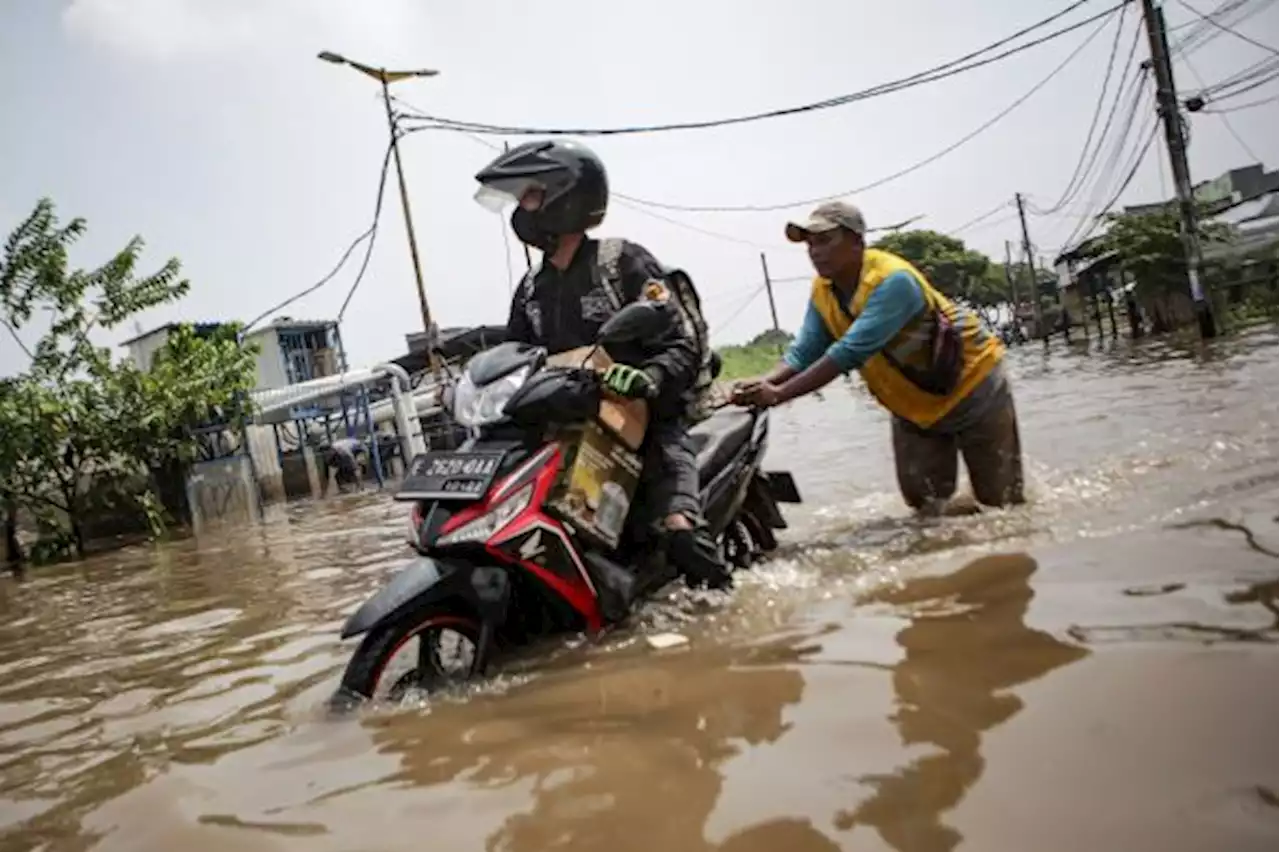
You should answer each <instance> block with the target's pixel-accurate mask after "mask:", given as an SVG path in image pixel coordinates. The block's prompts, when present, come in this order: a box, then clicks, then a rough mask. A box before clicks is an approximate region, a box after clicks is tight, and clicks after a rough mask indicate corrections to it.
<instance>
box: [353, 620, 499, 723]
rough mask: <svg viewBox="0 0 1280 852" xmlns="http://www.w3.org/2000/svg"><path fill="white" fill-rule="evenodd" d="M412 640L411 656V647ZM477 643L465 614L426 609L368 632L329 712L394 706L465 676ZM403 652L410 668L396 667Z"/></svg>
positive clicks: (476, 630)
mask: <svg viewBox="0 0 1280 852" xmlns="http://www.w3.org/2000/svg"><path fill="white" fill-rule="evenodd" d="M414 640H417V648H416V653H412V652H413V650H414V649H412V648H411V646H412V645H413V644H414ZM479 643H480V622H479V621H478V620H477V619H476V618H475V617H473V616H471V615H470V614H467V613H462V612H458V611H456V610H452V609H449V608H447V607H442V606H432V607H429V608H427V609H424V610H419V611H417V612H412V613H406V614H405V615H404V616H402V617H401V618H398V619H396V620H395V621H392V622H390V623H388V624H385V625H382V626H380V627H377V628H374V629H373V630H371V631H370V632H369V633H367V634H365V636H364V638H363V639H362V640H361V642H360V646H359V647H358V648H357V649H356V651H355V653H354V654H353V655H352V657H351V660H350V661H349V662H348V663H347V668H346V670H345V671H344V672H343V673H342V683H341V685H340V686H339V687H338V690H337V692H336V693H335V694H334V696H333V698H332V699H331V700H330V708H331V709H333V710H339V711H341V710H346V709H349V708H350V707H351V706H353V705H355V704H359V703H363V702H365V701H370V700H375V699H376V700H381V699H384V698H385V699H388V700H391V701H400V700H402V699H403V698H404V697H405V695H407V694H409V693H410V692H411V691H413V692H419V693H425V694H430V693H432V692H438V691H439V690H441V689H443V688H445V687H447V686H450V685H452V684H458V683H462V682H464V681H466V680H468V679H469V678H470V676H471V668H472V663H473V662H474V660H475V654H476V650H477V648H478V647H479ZM406 651H409V652H411V653H410V654H409V660H410V665H409V666H408V667H407V668H404V667H402V666H401V665H399V659H400V658H402V657H403V656H405V655H404V654H403V653H402V652H406Z"/></svg>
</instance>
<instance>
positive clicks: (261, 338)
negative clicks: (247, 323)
mask: <svg viewBox="0 0 1280 852" xmlns="http://www.w3.org/2000/svg"><path fill="white" fill-rule="evenodd" d="M249 339H250V340H252V341H253V342H254V343H256V344H258V350H259V351H258V383H257V384H256V385H255V386H254V388H255V390H261V389H264V388H282V387H284V386H285V385H287V384H288V383H289V381H288V378H287V377H286V376H285V372H284V361H283V359H282V358H281V355H280V339H279V337H278V336H277V335H276V331H275V329H273V328H272V329H267V330H266V331H264V332H263V333H261V334H255V335H251V336H250V337H249Z"/></svg>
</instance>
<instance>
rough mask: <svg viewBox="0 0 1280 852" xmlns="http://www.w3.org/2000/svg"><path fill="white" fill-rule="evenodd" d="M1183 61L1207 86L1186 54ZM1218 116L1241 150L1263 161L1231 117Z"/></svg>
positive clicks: (1201, 82)
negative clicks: (1237, 128)
mask: <svg viewBox="0 0 1280 852" xmlns="http://www.w3.org/2000/svg"><path fill="white" fill-rule="evenodd" d="M1182 63H1183V64H1184V65H1186V66H1187V70H1188V71H1190V72H1191V76H1192V77H1194V78H1195V80H1196V82H1197V83H1199V84H1200V85H1201V87H1205V82H1204V78H1203V77H1201V76H1200V72H1199V71H1197V70H1196V67H1195V66H1194V65H1192V64H1191V60H1189V59H1187V58H1186V57H1185V56H1184V57H1183V58H1182ZM1217 116H1218V120H1220V121H1221V122H1222V126H1223V127H1225V128H1226V129H1227V132H1228V133H1230V134H1231V138H1232V139H1234V140H1236V144H1237V145H1239V146H1240V150H1242V151H1244V152H1245V153H1246V154H1248V155H1249V157H1251V158H1252V159H1253V161H1254V162H1255V163H1261V162H1262V158H1261V157H1259V156H1258V155H1257V154H1255V153H1253V149H1252V148H1250V147H1249V143H1247V142H1245V141H1244V138H1243V137H1242V136H1241V135H1240V134H1239V133H1237V132H1236V128H1235V125H1233V124H1232V123H1231V119H1229V118H1227V117H1226V115H1224V114H1223V113H1217Z"/></svg>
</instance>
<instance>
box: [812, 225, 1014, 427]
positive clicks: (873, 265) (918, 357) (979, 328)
mask: <svg viewBox="0 0 1280 852" xmlns="http://www.w3.org/2000/svg"><path fill="white" fill-rule="evenodd" d="M895 272H907V273H909V274H910V275H911V277H912V278H914V279H915V280H916V283H918V284H919V285H920V289H921V291H923V293H924V299H925V306H926V307H925V310H924V311H923V312H921V313H920V315H919V316H917V317H916V318H915V319H913V320H911V321H910V322H908V323H907V325H906V326H905V327H904V328H903V329H902V330H901V331H900V332H898V334H897V335H895V336H894V338H893V339H892V340H890V341H889V343H888V345H887V346H885V349H884V352H878V353H876V354H875V355H873V356H871V357H870V358H868V359H867V361H866V363H864V364H863V365H862V367H861V368H859V370H858V372H860V373H861V374H862V378H863V380H864V381H865V382H866V383H867V389H868V390H870V391H871V393H872V394H873V395H874V396H875V398H876V399H878V400H879V401H880V404H881V405H883V406H884V407H885V408H887V409H889V411H891V412H893V413H894V414H896V415H898V416H899V417H902V418H903V419H905V420H909V421H911V422H912V423H914V424H915V425H916V426H919V427H920V428H921V429H928V428H929V427H930V426H932V425H933V424H935V423H937V422H938V421H939V420H941V419H942V418H943V417H944V416H945V415H946V414H947V412H949V411H951V409H953V408H955V407H956V405H957V404H958V403H959V402H960V401H961V400H962V399H964V398H965V397H967V396H968V395H969V394H971V393H972V392H973V389H974V388H976V387H977V386H978V385H979V383H981V382H982V380H983V379H985V378H986V377H987V375H988V374H990V372H991V370H992V369H994V368H995V366H996V364H998V363H1000V359H1001V358H1003V357H1004V346H1003V344H1001V343H1000V341H999V340H998V339H997V338H996V337H995V335H993V334H991V333H990V332H988V331H987V329H986V328H985V327H984V326H983V324H982V320H981V319H980V318H979V317H978V315H977V314H975V313H974V312H972V311H970V310H968V309H966V308H964V307H961V306H960V305H956V304H955V303H953V302H952V301H951V300H950V299H948V298H947V297H946V296H944V295H942V294H941V293H939V292H938V291H937V290H935V289H934V288H933V287H932V286H931V285H930V284H929V282H928V281H927V280H926V279H925V277H924V275H923V274H921V272H920V271H919V270H918V269H916V268H915V267H914V266H912V265H911V264H910V263H908V262H907V261H905V260H903V259H902V258H900V257H898V256H897V255H893V254H890V253H888V252H886V251H880V250H879V249H870V248H869V249H866V251H865V252H864V254H863V258H862V278H861V280H860V281H859V282H858V289H857V290H856V291H854V294H853V300H852V301H851V302H850V303H849V304H848V305H847V306H845V305H841V304H840V300H841V297H840V294H839V292H838V291H837V290H836V289H835V287H833V286H832V284H831V282H830V281H829V280H827V279H826V278H815V279H814V282H813V294H812V296H811V298H812V300H813V306H814V308H816V309H817V311H818V314H819V315H820V316H821V317H822V320H823V324H824V325H826V327H827V331H828V333H830V334H831V336H832V337H833V338H836V339H837V340H838V339H839V338H840V337H842V336H844V333H845V332H846V331H848V330H849V326H851V325H853V321H854V319H856V318H857V316H858V314H860V313H862V310H863V308H865V307H866V304H867V299H869V298H871V294H872V293H873V292H874V291H875V289H876V287H879V286H880V284H881V283H882V282H883V281H884V280H885V279H886V278H888V277H889V276H890V275H892V274H893V273H895ZM937 311H942V312H943V313H944V314H945V315H946V316H947V318H948V319H950V321H951V322H952V323H953V324H954V325H955V326H956V327H957V328H959V329H960V330H961V332H962V339H963V341H964V365H963V367H962V368H961V371H960V379H959V381H957V382H956V385H955V388H954V389H953V390H952V391H951V392H950V393H949V394H947V395H945V396H944V395H941V394H937V393H931V392H930V391H928V390H925V389H924V388H922V387H921V386H920V385H919V384H918V383H917V382H916V381H913V380H912V379H910V378H908V377H907V374H906V373H904V372H903V369H899V367H898V366H895V365H894V364H893V363H892V361H896V362H897V363H898V364H899V365H903V367H904V369H906V370H908V371H910V370H912V369H920V370H924V369H926V368H927V367H928V365H929V359H930V356H931V353H932V337H933V329H934V316H935V314H936V312H937ZM885 352H887V353H888V354H889V355H890V356H891V358H892V361H891V359H890V358H888V357H885Z"/></svg>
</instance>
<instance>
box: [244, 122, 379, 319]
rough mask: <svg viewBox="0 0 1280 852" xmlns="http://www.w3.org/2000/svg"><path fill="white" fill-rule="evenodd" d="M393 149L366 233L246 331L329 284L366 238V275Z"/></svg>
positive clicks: (363, 267)
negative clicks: (334, 263) (323, 273)
mask: <svg viewBox="0 0 1280 852" xmlns="http://www.w3.org/2000/svg"><path fill="white" fill-rule="evenodd" d="M391 150H392V149H391V145H390V144H388V145H387V150H386V153H385V154H383V157H382V170H381V174H380V175H379V178H378V197H377V203H376V205H375V207H374V213H373V222H372V224H370V225H369V228H368V229H367V230H366V231H365V232H364V233H362V234H361V235H360V236H358V237H356V238H355V239H354V240H353V241H352V242H351V245H349V246H347V250H346V251H345V252H343V254H342V257H341V259H339V260H338V264H337V266H335V267H334V268H333V269H332V270H330V271H329V274H328V275H326V276H324V277H323V278H321V279H320V280H319V281H317V282H316V283H315V284H312V285H311V286H310V287H307V288H306V289H305V290H302V291H301V292H300V293H298V294H296V295H294V296H290V297H289V298H288V299H285V300H284V301H283V302H281V303H280V304H278V305H276V306H275V307H273V308H270V309H269V310H266V311H263V312H262V313H261V314H259V315H258V316H256V317H254V319H253V321H252V322H250V323H249V324H248V325H246V326H245V327H244V331H249V330H250V329H252V328H253V327H254V326H255V325H257V324H258V323H260V322H262V320H264V319H266V318H267V317H269V316H271V315H272V314H274V313H275V312H276V311H280V310H283V309H285V308H287V307H288V306H289V305H292V304H293V303H294V302H296V301H298V300H299V299H301V298H303V297H305V296H309V295H311V294H312V293H314V292H315V291H317V290H319V289H320V288H321V287H323V286H324V285H326V284H328V283H329V282H330V281H332V280H333V278H334V276H336V275H337V274H338V272H340V271H341V270H342V267H343V266H345V265H346V263H347V260H348V259H349V258H350V257H351V255H352V254H353V253H355V250H356V248H357V247H358V246H359V245H360V244H361V243H362V242H364V241H365V240H369V241H370V247H369V250H366V252H365V259H364V263H363V264H362V266H361V271H360V276H363V275H364V269H365V268H366V267H367V266H368V265H369V251H371V250H372V241H373V237H374V235H375V234H376V233H377V230H378V218H379V216H380V214H381V212H382V196H383V192H384V190H385V189H386V186H387V167H388V166H389V165H390V163H391ZM359 280H360V277H359V276H358V277H357V279H356V283H357V284H358V283H359ZM352 292H354V288H353V291H352ZM350 299H351V295H350V293H348V295H347V301H350ZM343 308H344V309H345V308H346V302H344V303H343ZM339 316H341V314H339Z"/></svg>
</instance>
